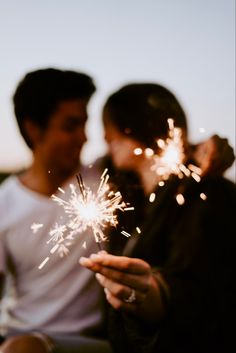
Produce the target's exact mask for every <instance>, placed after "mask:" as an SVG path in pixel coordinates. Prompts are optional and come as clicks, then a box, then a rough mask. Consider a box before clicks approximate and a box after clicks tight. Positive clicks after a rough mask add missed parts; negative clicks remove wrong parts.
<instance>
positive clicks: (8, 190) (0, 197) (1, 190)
mask: <svg viewBox="0 0 236 353" xmlns="http://www.w3.org/2000/svg"><path fill="white" fill-rule="evenodd" d="M16 187H17V180H16V176H15V175H11V176H9V177H8V178H7V179H5V180H4V181H3V182H2V184H1V185H0V204H1V203H2V202H4V201H6V200H7V199H8V197H9V196H10V195H11V194H13V193H14V192H15V189H16Z"/></svg>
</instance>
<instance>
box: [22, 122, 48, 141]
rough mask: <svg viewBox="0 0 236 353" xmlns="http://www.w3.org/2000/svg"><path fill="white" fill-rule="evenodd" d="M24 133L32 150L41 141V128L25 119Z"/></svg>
mask: <svg viewBox="0 0 236 353" xmlns="http://www.w3.org/2000/svg"><path fill="white" fill-rule="evenodd" d="M24 129H25V132H26V134H27V136H28V138H29V139H30V141H31V143H32V146H33V148H35V146H36V145H37V144H38V143H39V142H40V141H41V140H42V134H43V131H42V128H40V127H39V126H38V125H37V124H36V123H34V122H33V121H32V120H31V119H28V118H26V119H25V121H24Z"/></svg>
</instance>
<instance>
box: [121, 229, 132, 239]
mask: <svg viewBox="0 0 236 353" xmlns="http://www.w3.org/2000/svg"><path fill="white" fill-rule="evenodd" d="M121 234H123V235H124V236H126V237H127V238H129V237H131V234H130V233H128V232H126V231H125V230H122V232H121Z"/></svg>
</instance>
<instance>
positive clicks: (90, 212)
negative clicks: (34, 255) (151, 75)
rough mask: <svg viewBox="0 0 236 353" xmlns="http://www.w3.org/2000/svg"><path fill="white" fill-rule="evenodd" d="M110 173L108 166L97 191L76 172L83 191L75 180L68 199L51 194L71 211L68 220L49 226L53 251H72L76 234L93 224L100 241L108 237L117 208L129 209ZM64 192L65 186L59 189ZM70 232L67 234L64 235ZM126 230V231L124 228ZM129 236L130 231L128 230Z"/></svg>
mask: <svg viewBox="0 0 236 353" xmlns="http://www.w3.org/2000/svg"><path fill="white" fill-rule="evenodd" d="M108 179H109V175H108V174H107V169H105V171H104V173H103V174H102V176H101V182H100V184H99V186H98V189H97V192H95V193H94V192H93V191H92V190H91V188H90V187H88V186H86V185H85V184H84V182H83V180H82V177H81V175H79V176H77V181H78V186H79V190H80V192H78V191H77V189H76V186H75V185H74V184H70V191H71V194H70V198H69V200H68V201H65V200H63V199H62V198H60V197H58V196H56V195H52V199H53V201H55V202H57V203H58V204H59V205H60V206H62V207H63V208H64V210H65V213H66V214H68V222H66V223H65V224H62V225H59V224H57V223H56V225H55V227H54V228H53V229H51V230H50V232H49V235H50V238H49V240H48V241H47V243H48V244H49V243H50V242H53V244H54V245H53V247H52V248H51V250H50V253H51V254H53V253H55V252H56V251H57V252H58V253H59V255H60V256H64V255H67V254H68V252H69V249H68V246H70V245H71V244H72V242H73V239H74V236H75V235H77V234H79V233H82V232H84V231H86V230H87V229H88V228H91V230H92V233H93V235H94V238H95V241H96V242H97V243H98V245H99V243H100V242H101V241H105V240H107V236H106V235H105V233H104V230H105V228H106V227H108V226H112V227H116V226H117V224H118V220H117V215H116V211H117V210H120V211H130V210H134V208H133V207H128V205H127V204H126V203H125V202H124V201H122V196H121V194H120V192H119V191H118V192H114V191H112V190H110V187H109V185H108ZM59 190H60V191H61V192H62V193H63V194H65V192H64V190H63V189H59ZM65 234H67V235H65ZM122 234H124V231H123V232H122ZM125 235H126V236H128V233H126V232H125ZM48 259H49V258H48V257H47V258H46V259H45V260H44V261H43V262H42V263H41V264H40V265H39V269H41V268H43V266H44V265H45V264H46V263H47V261H48Z"/></svg>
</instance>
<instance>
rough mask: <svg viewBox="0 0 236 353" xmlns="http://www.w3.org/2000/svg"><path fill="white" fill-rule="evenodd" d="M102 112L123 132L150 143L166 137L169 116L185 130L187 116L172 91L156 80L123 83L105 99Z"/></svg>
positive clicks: (150, 144)
mask: <svg viewBox="0 0 236 353" xmlns="http://www.w3.org/2000/svg"><path fill="white" fill-rule="evenodd" d="M103 113H104V114H103V116H104V119H105V121H106V117H107V119H109V120H110V121H111V122H112V123H114V125H115V126H116V127H117V128H118V129H119V130H120V131H121V132H122V133H124V134H128V135H130V136H131V137H133V138H135V139H137V140H138V141H140V142H143V143H144V144H145V145H146V146H150V147H152V146H153V144H154V143H155V141H156V139H157V138H160V137H166V136H167V133H168V122H167V120H168V119H169V118H172V119H173V120H174V123H175V126H178V127H181V128H182V129H184V130H185V131H186V132H187V122H186V116H185V113H184V110H183V108H182V107H181V105H180V103H179V102H178V100H177V99H176V97H175V96H174V94H173V93H171V92H170V91H169V90H168V89H167V88H165V87H163V86H161V85H159V84H155V83H134V84H128V85H126V86H123V87H122V88H121V89H119V90H118V91H117V92H115V93H114V94H112V95H111V96H110V97H109V98H108V99H107V101H106V103H105V106H104V110H103Z"/></svg>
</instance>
